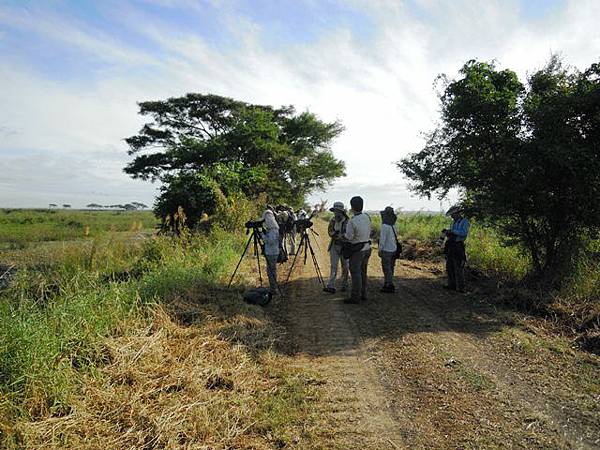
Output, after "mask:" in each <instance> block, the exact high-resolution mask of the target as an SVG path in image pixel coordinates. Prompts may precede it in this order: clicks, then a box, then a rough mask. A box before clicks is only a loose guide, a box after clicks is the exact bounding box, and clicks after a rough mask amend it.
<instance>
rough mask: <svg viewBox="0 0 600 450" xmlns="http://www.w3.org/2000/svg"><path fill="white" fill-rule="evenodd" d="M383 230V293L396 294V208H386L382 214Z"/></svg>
mask: <svg viewBox="0 0 600 450" xmlns="http://www.w3.org/2000/svg"><path fill="white" fill-rule="evenodd" d="M380 214H381V230H380V232H379V252H378V254H379V257H380V258H381V269H382V270H383V278H384V282H383V287H382V288H381V292H385V293H393V292H396V288H395V287H394V266H395V265H396V249H397V248H398V243H397V241H398V239H397V235H396V231H395V230H394V226H396V220H397V217H396V213H395V212H394V208H392V207H391V206H386V208H385V209H384V210H383V211H381V212H380Z"/></svg>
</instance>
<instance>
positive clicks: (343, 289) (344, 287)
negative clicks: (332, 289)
mask: <svg viewBox="0 0 600 450" xmlns="http://www.w3.org/2000/svg"><path fill="white" fill-rule="evenodd" d="M347 290H348V286H342V288H341V289H340V291H342V292H346V291H347Z"/></svg>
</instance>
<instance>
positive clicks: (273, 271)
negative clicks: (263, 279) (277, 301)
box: [265, 255, 277, 294]
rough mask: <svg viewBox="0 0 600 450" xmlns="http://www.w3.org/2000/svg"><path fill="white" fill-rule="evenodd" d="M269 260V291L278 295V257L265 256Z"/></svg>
mask: <svg viewBox="0 0 600 450" xmlns="http://www.w3.org/2000/svg"><path fill="white" fill-rule="evenodd" d="M265 259H266V260H267V276H268V277H269V291H270V292H271V294H276V293H277V255H265Z"/></svg>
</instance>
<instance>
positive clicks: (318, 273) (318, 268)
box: [308, 240, 325, 285]
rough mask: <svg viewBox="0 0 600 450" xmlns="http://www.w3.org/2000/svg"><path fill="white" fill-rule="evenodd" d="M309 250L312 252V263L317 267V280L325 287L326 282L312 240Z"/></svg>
mask: <svg viewBox="0 0 600 450" xmlns="http://www.w3.org/2000/svg"><path fill="white" fill-rule="evenodd" d="M308 248H309V250H310V256H311V257H312V261H313V264H314V266H315V272H316V273H317V279H318V280H319V283H321V284H322V285H324V284H325V281H324V280H323V274H322V273H321V268H320V267H319V262H318V261H317V255H315V251H314V250H313V247H312V245H311V243H310V240H308Z"/></svg>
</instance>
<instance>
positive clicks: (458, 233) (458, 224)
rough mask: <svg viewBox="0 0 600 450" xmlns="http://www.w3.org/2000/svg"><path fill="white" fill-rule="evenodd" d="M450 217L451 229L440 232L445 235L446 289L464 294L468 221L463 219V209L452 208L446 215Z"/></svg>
mask: <svg viewBox="0 0 600 450" xmlns="http://www.w3.org/2000/svg"><path fill="white" fill-rule="evenodd" d="M446 215H447V216H450V217H452V227H451V228H450V229H449V230H446V229H444V230H442V233H444V234H446V245H445V247H444V253H445V254H446V272H447V274H448V285H447V286H444V287H445V288H446V289H450V290H456V291H458V292H465V263H466V262H467V254H466V252H465V240H466V239H467V236H468V234H469V228H470V224H469V219H467V218H466V217H464V212H463V209H462V208H461V207H459V206H453V207H452V208H450V209H449V210H448V212H447V213H446Z"/></svg>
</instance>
